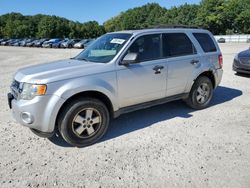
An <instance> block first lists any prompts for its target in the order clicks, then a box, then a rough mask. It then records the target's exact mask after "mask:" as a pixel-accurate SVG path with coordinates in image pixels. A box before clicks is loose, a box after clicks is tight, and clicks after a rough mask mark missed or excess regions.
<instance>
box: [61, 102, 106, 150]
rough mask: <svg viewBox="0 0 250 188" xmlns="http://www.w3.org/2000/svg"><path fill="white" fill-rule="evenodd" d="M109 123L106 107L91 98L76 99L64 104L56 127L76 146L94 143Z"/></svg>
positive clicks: (66, 139) (101, 135) (104, 131)
mask: <svg viewBox="0 0 250 188" xmlns="http://www.w3.org/2000/svg"><path fill="white" fill-rule="evenodd" d="M108 125H109V112H108V110H107V107H106V106H105V105H104V104H103V103H102V102H101V101H99V100H97V99H93V98H85V99H78V100H75V101H73V102H71V103H70V104H69V105H67V106H66V108H65V109H64V111H63V112H62V113H61V114H60V116H59V121H58V129H59V132H60V134H61V135H62V137H63V138H64V140H65V141H66V142H67V143H69V144H71V145H73V146H78V147H84V146H88V145H91V144H94V143H96V142H97V141H98V140H99V139H101V138H102V137H103V135H104V134H105V133H106V131H107V129H108Z"/></svg>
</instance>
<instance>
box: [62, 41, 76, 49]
mask: <svg viewBox="0 0 250 188" xmlns="http://www.w3.org/2000/svg"><path fill="white" fill-rule="evenodd" d="M79 41H81V40H80V39H70V40H68V41H66V42H63V43H62V44H61V47H62V48H73V46H74V44H75V43H77V42H79Z"/></svg>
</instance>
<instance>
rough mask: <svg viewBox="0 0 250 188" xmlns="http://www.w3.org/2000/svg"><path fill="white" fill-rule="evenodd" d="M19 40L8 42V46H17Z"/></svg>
mask: <svg viewBox="0 0 250 188" xmlns="http://www.w3.org/2000/svg"><path fill="white" fill-rule="evenodd" d="M19 41H20V39H13V40H12V41H11V42H9V44H8V45H9V46H19Z"/></svg>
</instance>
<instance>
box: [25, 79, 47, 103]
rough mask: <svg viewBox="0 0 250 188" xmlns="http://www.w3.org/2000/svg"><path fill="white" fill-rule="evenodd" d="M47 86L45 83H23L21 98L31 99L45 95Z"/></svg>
mask: <svg viewBox="0 0 250 188" xmlns="http://www.w3.org/2000/svg"><path fill="white" fill-rule="evenodd" d="M46 89H47V86H46V85H44V84H28V83H23V84H22V86H21V95H20V98H21V99H24V100H31V99H33V98H34V97H35V96H41V95H45V93H46Z"/></svg>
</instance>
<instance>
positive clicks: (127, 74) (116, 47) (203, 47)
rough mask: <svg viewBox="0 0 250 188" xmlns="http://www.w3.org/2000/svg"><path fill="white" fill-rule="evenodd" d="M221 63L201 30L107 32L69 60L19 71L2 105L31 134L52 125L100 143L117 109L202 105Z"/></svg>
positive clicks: (45, 132) (70, 137) (69, 137)
mask: <svg viewBox="0 0 250 188" xmlns="http://www.w3.org/2000/svg"><path fill="white" fill-rule="evenodd" d="M222 65H223V61H222V55H221V51H220V49H219V46H218V44H217V42H216V40H215V39H214V37H213V35H212V34H211V33H210V32H209V31H207V30H203V29H191V28H190V29H187V28H184V29H183V28H174V29H171V28H168V29H166V28H162V29H160V28H158V29H146V30H134V31H121V32H114V33H108V34H105V35H103V36H101V37H99V38H98V39H97V40H96V41H95V42H94V43H93V44H92V45H90V46H89V47H88V48H87V49H85V50H83V51H82V52H81V53H80V54H79V55H77V56H76V57H74V58H72V59H66V60H61V61H56V62H52V63H49V64H48V63H47V64H44V65H36V66H32V67H27V68H22V69H20V70H18V71H17V73H16V74H15V76H14V79H13V80H14V81H13V83H12V85H11V88H12V89H11V93H9V94H8V102H9V106H10V108H12V110H13V112H15V113H13V116H14V118H15V119H16V120H17V121H18V122H19V123H21V124H22V125H24V126H27V127H29V128H31V130H32V131H33V132H34V133H35V134H37V135H39V136H43V137H50V136H52V135H53V134H54V133H55V132H57V130H58V131H59V133H60V134H61V136H62V138H63V139H64V140H65V141H66V142H68V143H69V144H71V145H74V146H79V147H82V146H87V145H90V144H93V143H96V142H97V141H98V140H100V138H102V136H103V135H104V134H105V132H106V131H107V129H108V126H109V122H110V118H116V117H118V116H119V115H121V114H123V113H128V112H132V111H135V110H138V109H143V108H146V107H151V106H153V105H157V104H162V103H165V102H169V101H174V100H179V99H183V100H184V101H185V102H186V103H187V105H188V106H190V107H192V108H194V109H198V110H199V109H204V108H206V107H208V106H209V103H210V101H211V99H212V96H213V91H214V89H215V88H216V87H217V86H218V85H219V83H220V81H221V78H222V73H223V70H222ZM159 113H161V112H159Z"/></svg>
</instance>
